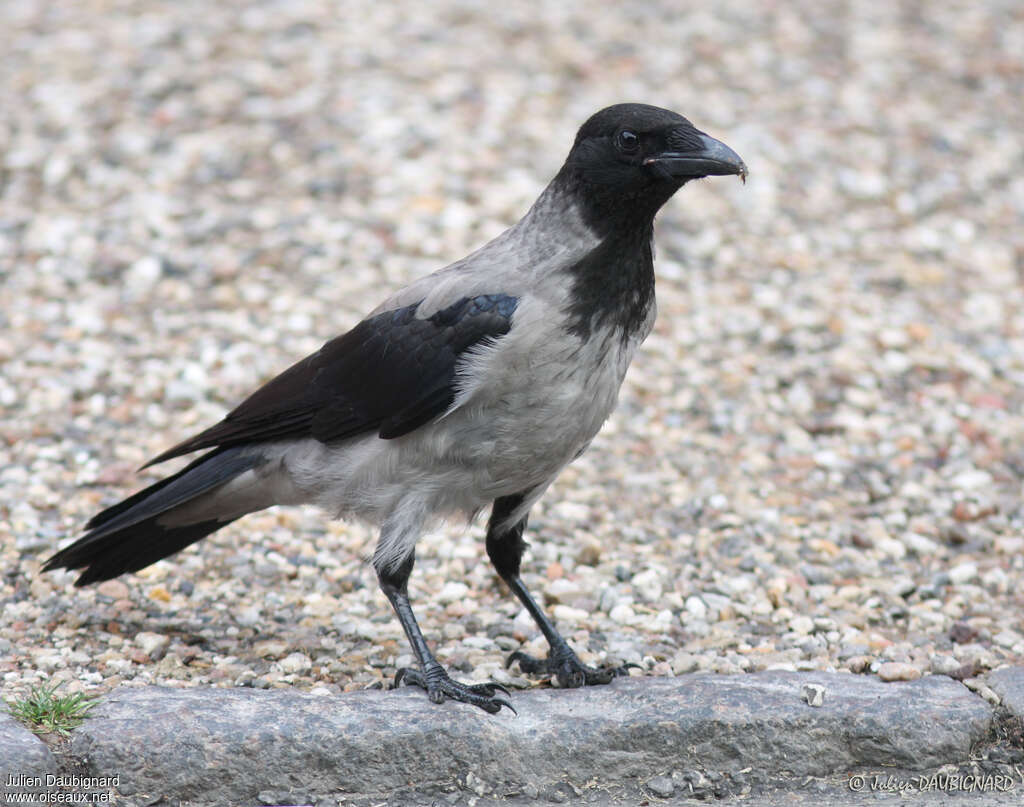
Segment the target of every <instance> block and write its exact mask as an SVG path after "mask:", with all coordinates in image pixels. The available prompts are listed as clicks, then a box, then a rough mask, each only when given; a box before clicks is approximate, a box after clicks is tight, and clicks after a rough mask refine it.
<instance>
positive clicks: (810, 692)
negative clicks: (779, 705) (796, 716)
mask: <svg viewBox="0 0 1024 807" xmlns="http://www.w3.org/2000/svg"><path fill="white" fill-rule="evenodd" d="M801 693H802V695H803V699H804V702H805V703H807V705H808V706H821V705H822V704H823V703H825V687H823V686H822V685H821V684H804V685H803V688H802V690H801Z"/></svg>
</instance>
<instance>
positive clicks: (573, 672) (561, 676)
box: [505, 645, 639, 689]
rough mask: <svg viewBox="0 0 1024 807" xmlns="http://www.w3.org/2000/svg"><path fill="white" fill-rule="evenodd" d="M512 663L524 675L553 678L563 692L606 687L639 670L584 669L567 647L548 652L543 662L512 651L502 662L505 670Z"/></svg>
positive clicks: (628, 665) (520, 652) (624, 667)
mask: <svg viewBox="0 0 1024 807" xmlns="http://www.w3.org/2000/svg"><path fill="white" fill-rule="evenodd" d="M512 662H519V669H520V670H522V671H523V672H524V673H526V674H528V675H533V674H538V673H539V674H541V675H551V676H554V677H555V678H556V679H557V680H558V683H559V685H560V686H561V687H563V688H565V689H577V688H579V687H583V686H597V685H600V684H608V683H611V681H612V679H613V678H617V677H619V676H628V675H629V668H630V667H639V665H638V664H624V665H622V666H621V667H588V666H587V665H586V664H584V663H583V662H582V661H580V660H579V658H578V657H577V655H576V654H575V653H574V652H573V651H572V649H571V648H570V647H569V646H568V645H566V646H565V647H558V648H555V647H553V648H552V649H551V650H550V651H548V655H547V657H546V658H535V657H534V656H530V655H527V654H526V653H523V652H522V651H521V650H516V651H515V652H514V653H511V654H510V655H509V657H508V658H507V659H506V660H505V666H506V667H510V666H512Z"/></svg>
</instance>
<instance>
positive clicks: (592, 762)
mask: <svg viewBox="0 0 1024 807" xmlns="http://www.w3.org/2000/svg"><path fill="white" fill-rule="evenodd" d="M806 683H815V684H818V685H820V686H823V687H825V688H826V689H827V690H828V693H829V697H828V698H827V699H826V701H825V703H824V705H822V706H821V707H819V708H811V707H809V706H808V705H807V704H806V703H805V702H804V700H803V697H802V687H803V685H804V684H806ZM514 700H515V705H516V707H517V708H518V709H519V715H518V716H515V715H512V714H510V713H507V712H504V713H502V714H500V715H498V716H494V717H492V716H490V715H487V714H485V713H483V712H480V711H477V710H473V709H470V708H466V707H463V706H459V705H456V704H446V705H445V706H443V707H440V708H433V707H431V706H430V705H429V704H428V703H427V701H426V700H425V698H424V696H423V694H422V693H421V692H419V691H415V690H405V691H401V692H390V693H382V692H378V691H365V692H359V693H351V694H346V695H344V696H341V697H334V696H317V695H310V694H305V693H299V692H294V691H274V692H260V691H254V690H250V689H232V690H205V691H198V690H176V689H167V688H161V687H144V688H124V689H120V690H118V691H116V692H114V693H113V694H112V695H111V696H110V697H109V698H107V699H106V700H105V701H104V702H103V704H102V705H101V706H99V707H98V708H97V709H96V710H95V712H94V716H93V717H92V718H90V719H89V720H88V721H87V722H86V724H85V725H84V726H83V727H82V728H81V729H80V730H78V731H77V732H76V734H75V737H74V740H73V743H72V753H73V754H74V756H75V757H77V758H79V759H81V760H85V761H86V765H87V769H88V772H89V773H90V774H91V775H96V776H112V775H115V774H119V775H120V790H121V792H122V794H123V795H126V796H133V797H135V798H141V797H145V798H152V797H156V796H162V797H163V798H165V799H169V800H170V799H183V800H199V801H202V802H211V803H212V802H217V801H220V802H228V801H230V802H237V801H242V802H246V801H252V800H254V799H257V797H258V795H259V794H260V793H261V792H262V793H269V792H273V793H275V794H278V795H279V797H283V796H285V795H286V794H292V796H293V797H294V796H295V795H302V796H303V797H308V796H310V795H311V794H312V796H313V797H314V798H315V796H316V794H326V793H331V794H339V793H348V794H362V795H371V794H374V793H387V792H391V791H393V790H395V789H402V788H408V787H410V786H414V787H415V789H416V791H417V792H421V793H436V792H440V791H441V790H443V789H445V788H451V787H452V786H455V787H459V788H468V789H471V790H473V791H475V792H476V793H477V794H478V795H481V796H483V795H508V794H515V793H524V792H547V791H548V790H550V789H551V788H552V787H556V786H561V785H563V784H565V783H568V784H569V785H571V786H573V785H578V786H582V785H585V784H586V783H588V782H590V781H592V780H593V779H595V778H597V779H599V780H600V781H601V782H602V783H609V784H616V783H621V782H625V781H630V780H638V781H641V782H643V781H650V780H651V778H652V777H656V776H664V775H670V774H671V773H672V772H674V771H687V770H693V769H697V770H701V769H703V770H705V771H711V772H718V773H721V774H725V775H728V774H730V773H734V772H739V771H742V770H743V769H746V768H754V769H755V770H759V771H770V772H776V773H779V774H790V775H793V776H810V775H814V776H821V775H827V774H835V773H837V772H841V771H847V770H852V769H856V768H858V767H864V766H878V765H893V766H899V767H901V768H905V769H924V768H930V767H935V766H938V765H943V764H947V763H954V762H959V761H963V760H966V759H967V757H968V756H969V754H970V750H971V748H972V746H973V745H974V744H975V743H977V742H979V741H981V740H982V739H983V738H984V737H985V736H986V734H987V732H988V731H989V728H990V723H991V718H992V712H991V709H990V708H989V707H988V706H987V705H986V704H985V703H984V701H982V700H981V699H980V698H978V697H976V696H975V695H973V694H972V693H970V692H969V691H968V690H967V689H966V688H965V687H963V686H962V685H961V684H959V683H957V682H955V681H952V680H950V679H948V678H945V677H941V676H928V677H925V678H923V679H921V680H919V681H915V682H908V683H898V684H884V683H881V682H879V681H877V680H875V679H869V678H861V677H855V676H852V675H843V674H827V673H810V674H797V673H789V672H766V673H760V674H756V675H746V676H719V675H695V676H689V677H686V678H677V679H654V678H652V679H643V680H635V679H626V680H618V681H616V682H615V683H614V684H613V685H612V686H609V687H602V688H596V689H592V690H588V691H579V690H551V689H538V690H535V691H532V692H527V693H517V694H516V695H515V698H514Z"/></svg>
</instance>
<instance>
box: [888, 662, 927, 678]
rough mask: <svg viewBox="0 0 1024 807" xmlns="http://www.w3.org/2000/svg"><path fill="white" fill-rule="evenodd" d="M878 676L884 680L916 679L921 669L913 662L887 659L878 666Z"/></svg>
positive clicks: (919, 675)
mask: <svg viewBox="0 0 1024 807" xmlns="http://www.w3.org/2000/svg"><path fill="white" fill-rule="evenodd" d="M878 677H879V678H881V679H882V680H883V681H916V680H917V679H918V678H920V677H921V671H920V670H919V669H917V667H914V666H913V665H911V664H904V663H902V662H898V661H887V662H885V663H884V664H882V665H880V666H879V667H878Z"/></svg>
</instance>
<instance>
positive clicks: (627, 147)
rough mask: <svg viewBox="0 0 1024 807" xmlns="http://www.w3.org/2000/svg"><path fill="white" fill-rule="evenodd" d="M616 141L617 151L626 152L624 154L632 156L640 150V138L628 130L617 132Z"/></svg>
mask: <svg viewBox="0 0 1024 807" xmlns="http://www.w3.org/2000/svg"><path fill="white" fill-rule="evenodd" d="M616 141H617V142H618V144H619V149H620V150H622V151H624V152H626V154H632V153H633V152H635V151H636V150H637V149H638V148H640V137H639V136H638V135H637V133H636V132H634V131H631V130H630V129H623V130H622V131H621V132H619V136H618V137H617V138H616Z"/></svg>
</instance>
